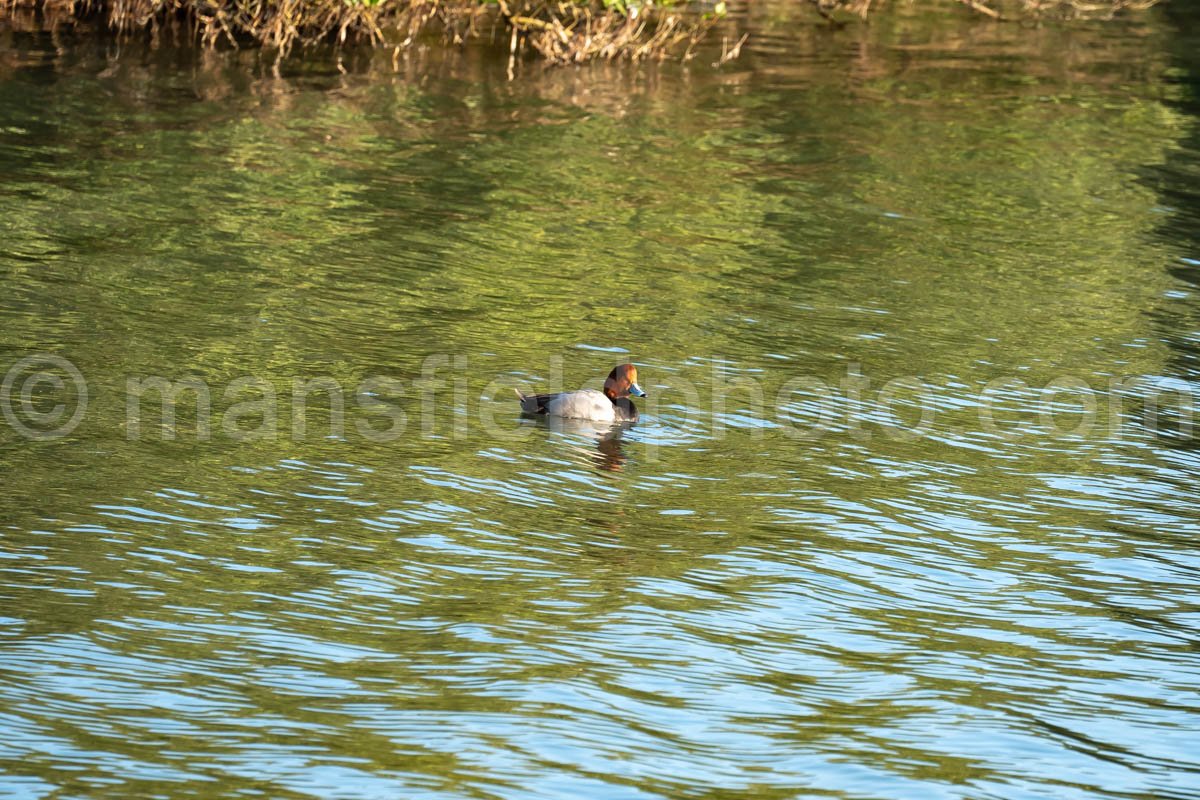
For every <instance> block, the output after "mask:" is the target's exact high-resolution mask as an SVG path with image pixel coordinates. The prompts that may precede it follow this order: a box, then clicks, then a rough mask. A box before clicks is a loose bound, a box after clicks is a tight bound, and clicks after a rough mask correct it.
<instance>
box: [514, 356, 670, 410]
mask: <svg viewBox="0 0 1200 800" xmlns="http://www.w3.org/2000/svg"><path fill="white" fill-rule="evenodd" d="M631 395H632V396H633V397H645V396H646V393H645V392H643V391H642V387H640V386H638V382H637V367H635V366H634V365H633V364H621V365H619V366H616V367H613V371H612V372H610V373H608V378H607V379H606V380H605V381H604V391H603V392H600V391H597V390H595V389H578V390H576V391H574V392H556V393H555V394H522V393H521V391H520V390H519V389H518V390H517V397H519V398H520V399H521V411H522V413H525V414H545V415H547V416H551V417H564V418H567V419H588V420H593V421H595V422H636V421H637V418H638V410H637V406H635V405H634V404H633V401H632V400H630V399H629V397H630V396H631Z"/></svg>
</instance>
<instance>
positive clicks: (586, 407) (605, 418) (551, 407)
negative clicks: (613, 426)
mask: <svg viewBox="0 0 1200 800" xmlns="http://www.w3.org/2000/svg"><path fill="white" fill-rule="evenodd" d="M546 412H547V413H549V414H553V415H554V416H556V417H570V418H572V419H594V420H599V421H601V422H612V421H614V420H615V419H616V414H615V413H614V411H613V404H612V401H611V400H609V399H608V397H607V396H606V395H605V394H604V392H598V391H596V390H595V389H580V390H579V391H577V392H563V393H562V394H560V395H558V396H556V397H554V398H553V399H551V400H550V402H548V403H546Z"/></svg>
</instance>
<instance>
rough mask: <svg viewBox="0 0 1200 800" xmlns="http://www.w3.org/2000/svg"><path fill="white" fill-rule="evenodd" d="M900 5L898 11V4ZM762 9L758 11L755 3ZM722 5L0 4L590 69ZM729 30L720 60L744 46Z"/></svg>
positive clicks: (637, 50)
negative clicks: (436, 43) (427, 42)
mask: <svg viewBox="0 0 1200 800" xmlns="http://www.w3.org/2000/svg"><path fill="white" fill-rule="evenodd" d="M892 1H893V2H896V1H897V0H892ZM1157 1H1158V0H955V2H951V3H946V2H938V0H908V2H910V3H911V2H926V3H928V4H931V5H939V6H940V7H943V8H945V9H946V11H947V13H972V14H977V15H979V16H981V17H987V18H991V19H994V20H999V21H1003V20H1028V19H1040V18H1045V17H1056V18H1064V17H1065V18H1071V17H1080V16H1086V17H1112V16H1115V15H1116V14H1118V13H1121V12H1125V11H1131V10H1141V9H1144V8H1147V7H1149V6H1151V5H1153V4H1154V3H1156V2H1157ZM750 2H754V0H750ZM794 2H795V3H796V4H798V5H801V6H803V7H805V8H806V9H808V11H809V12H810V14H811V16H812V18H813V20H814V22H825V23H829V24H848V23H854V22H858V21H861V20H866V19H867V18H868V17H869V16H870V15H871V14H873V13H875V12H876V11H877V10H878V9H879V8H880V7H882V6H884V5H885V4H886V3H887V2H888V0H794ZM730 16H732V17H736V14H734V15H729V14H727V9H726V3H725V0H701V2H686V0H666V1H665V2H664V0H659V2H658V3H652V2H641V3H635V2H633V1H632V0H560V1H559V2H545V1H544V0H0V19H4V20H6V21H7V23H8V24H9V25H10V26H11V27H15V28H18V29H25V30H34V29H36V30H45V29H50V30H58V29H61V28H63V27H77V26H79V25H85V24H92V25H98V26H100V27H102V28H105V29H108V30H110V31H113V32H116V33H118V34H122V35H135V34H138V35H140V34H149V35H156V34H158V33H160V32H161V31H163V30H164V29H167V28H171V29H172V30H179V29H181V28H182V29H183V30H184V31H186V33H187V34H188V35H190V36H194V37H195V38H197V39H198V40H200V41H202V42H203V43H205V44H206V45H208V46H218V45H219V44H221V43H225V44H227V45H233V46H242V45H257V46H262V47H266V48H270V49H272V50H275V51H277V52H278V53H279V54H281V55H286V54H288V53H289V52H290V51H292V50H293V49H294V48H295V47H296V46H297V45H300V46H303V45H305V44H311V43H315V42H326V41H334V42H337V43H344V42H360V43H361V42H367V43H370V44H373V45H376V46H386V47H392V48H395V49H396V51H397V52H399V49H400V48H403V47H406V46H407V45H409V44H410V43H411V42H412V41H413V40H414V39H416V37H418V36H419V35H422V34H424V33H426V32H440V33H441V34H442V35H443V36H444V37H445V38H446V39H447V40H448V41H449V42H452V43H461V42H464V41H466V40H468V39H492V40H499V41H502V42H503V43H505V44H506V45H507V46H508V48H509V50H510V53H511V56H512V58H514V59H515V58H517V57H520V56H521V55H522V54H523V53H525V52H533V53H536V54H538V55H539V56H541V57H543V58H545V59H546V60H548V61H550V62H551V63H559V64H568V63H576V62H582V61H588V60H591V59H597V58H599V59H629V60H634V61H636V60H641V59H647V58H658V59H661V58H682V59H688V58H690V57H691V56H692V54H693V52H694V48H695V47H696V45H697V44H699V43H700V42H701V41H702V40H704V39H705V38H706V37H709V36H710V35H711V33H712V31H713V29H714V28H715V27H717V26H718V25H720V24H721V23H722V22H723V21H724V20H726V19H727V18H728V17H730ZM735 28H736V20H734V21H733V22H732V23H731V24H730V25H726V26H725V32H724V36H723V41H724V45H723V48H722V53H721V56H720V60H721V61H725V60H729V59H732V58H736V57H737V55H738V53H739V51H740V46H741V43H742V42H743V41H744V38H739V36H738V35H737V34H736V33H734V35H732V36H731V35H730V32H731V30H733V29H735Z"/></svg>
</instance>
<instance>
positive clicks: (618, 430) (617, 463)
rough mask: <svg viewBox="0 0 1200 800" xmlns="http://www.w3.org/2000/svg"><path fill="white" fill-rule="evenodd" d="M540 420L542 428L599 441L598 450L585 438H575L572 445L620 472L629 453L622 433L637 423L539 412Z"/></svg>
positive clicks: (604, 466)
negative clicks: (580, 440) (578, 440)
mask: <svg viewBox="0 0 1200 800" xmlns="http://www.w3.org/2000/svg"><path fill="white" fill-rule="evenodd" d="M536 421H537V426H538V427H539V428H541V427H545V428H546V429H547V430H551V431H554V432H555V433H565V434H570V436H571V437H578V438H579V439H583V440H590V441H593V442H595V443H596V449H595V450H593V449H591V448H590V447H586V446H582V445H583V444H584V442H572V443H570V449H571V450H573V451H575V452H576V453H579V454H580V455H582V456H584V457H585V458H587V459H588V460H589V461H591V462H592V463H593V464H595V465H596V467H598V468H599V469H602V470H604V471H605V472H620V471H621V468H622V467H623V466H624V465H625V461H626V459H627V456H626V455H625V447H624V445H623V443H622V441H621V437H622V436H624V435H625V431H627V430H629V429H630V428H632V427H633V423H632V422H618V423H615V424H614V423H607V424H606V423H598V422H593V421H592V420H587V419H570V418H567V417H548V416H546V415H545V414H539V415H538V416H537V417H536Z"/></svg>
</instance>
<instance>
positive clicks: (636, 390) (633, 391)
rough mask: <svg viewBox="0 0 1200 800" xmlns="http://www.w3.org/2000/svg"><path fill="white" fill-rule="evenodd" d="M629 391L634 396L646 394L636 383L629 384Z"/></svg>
mask: <svg viewBox="0 0 1200 800" xmlns="http://www.w3.org/2000/svg"><path fill="white" fill-rule="evenodd" d="M629 393H630V394H631V395H633V396H634V397H645V396H646V393H645V392H643V391H642V387H640V386H638V385H637V384H636V383H631V384H629Z"/></svg>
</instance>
